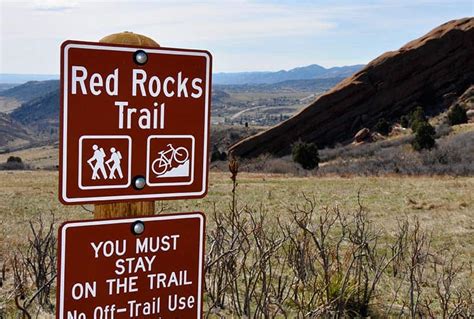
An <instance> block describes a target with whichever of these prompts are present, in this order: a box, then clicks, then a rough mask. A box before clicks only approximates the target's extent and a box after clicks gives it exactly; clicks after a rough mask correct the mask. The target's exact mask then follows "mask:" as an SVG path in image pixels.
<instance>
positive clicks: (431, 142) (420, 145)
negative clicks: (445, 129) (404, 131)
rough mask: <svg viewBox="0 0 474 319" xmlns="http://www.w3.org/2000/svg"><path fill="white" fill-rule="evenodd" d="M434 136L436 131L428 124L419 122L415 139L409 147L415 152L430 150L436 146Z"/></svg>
mask: <svg viewBox="0 0 474 319" xmlns="http://www.w3.org/2000/svg"><path fill="white" fill-rule="evenodd" d="M435 134H436V131H435V129H434V127H433V126H431V125H430V124H429V123H428V122H426V121H424V122H419V123H418V125H417V127H416V131H415V138H414V140H413V142H412V143H411V145H412V146H413V148H414V149H415V150H416V151H421V150H422V149H432V148H433V147H434V146H435V144H436V141H435Z"/></svg>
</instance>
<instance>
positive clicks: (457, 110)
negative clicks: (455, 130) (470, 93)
mask: <svg viewBox="0 0 474 319" xmlns="http://www.w3.org/2000/svg"><path fill="white" fill-rule="evenodd" d="M448 121H449V124H450V125H457V124H463V123H467V114H466V110H465V109H464V108H463V107H462V106H461V105H459V104H456V105H454V106H453V107H452V108H451V110H449V112H448Z"/></svg>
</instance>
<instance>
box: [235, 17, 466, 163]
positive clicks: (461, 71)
mask: <svg viewBox="0 0 474 319" xmlns="http://www.w3.org/2000/svg"><path fill="white" fill-rule="evenodd" d="M473 56H474V18H465V19H460V20H454V21H450V22H448V23H445V24H443V25H441V26H439V27H437V28H435V29H434V30H432V31H431V32H429V33H428V34H426V35H425V36H423V37H421V38H419V39H416V40H414V41H411V42H409V43H407V44H406V45H405V46H403V47H402V48H400V49H399V50H397V51H392V52H387V53H385V54H383V55H381V56H379V57H378V58H376V59H375V60H373V61H372V62H370V63H369V64H368V65H367V66H366V67H365V68H363V69H362V70H361V71H359V72H358V73H356V74H354V75H353V76H351V77H349V78H347V79H345V80H344V81H342V82H341V83H339V84H338V85H337V86H335V87H334V88H333V89H332V90H330V91H329V92H328V93H326V94H324V95H322V96H320V97H319V98H318V99H317V100H316V101H315V102H313V103H312V104H311V105H309V106H308V107H306V108H305V109H303V110H302V111H301V112H300V113H298V114H297V115H295V116H294V117H292V118H290V119H289V120H287V121H285V122H283V123H281V124H279V125H277V126H275V127H273V128H271V129H269V130H267V131H265V132H262V133H260V134H258V135H255V136H252V137H249V138H247V139H245V140H243V141H240V142H239V143H237V144H235V145H234V146H232V147H231V149H230V150H231V151H232V152H233V153H234V154H235V155H237V156H241V157H254V156H258V155H260V154H263V153H271V154H276V155H284V154H288V153H289V152H290V149H291V144H292V143H293V142H295V141H297V140H299V139H301V140H303V141H308V142H314V143H317V144H318V146H319V147H323V146H328V145H333V144H335V143H338V142H345V141H348V140H350V139H351V138H352V137H353V136H354V134H355V132H357V131H358V130H359V129H360V128H362V127H372V126H373V125H375V123H376V122H377V121H378V120H379V119H380V118H386V119H388V120H391V121H395V120H397V119H398V118H399V117H400V116H401V115H403V114H406V113H407V112H409V111H410V110H412V109H413V108H414V107H415V106H417V105H420V106H422V107H423V108H424V109H425V111H426V112H427V113H428V114H430V115H435V114H438V113H439V112H441V111H443V110H445V109H446V108H447V107H448V106H449V105H450V104H451V103H452V102H453V101H454V100H455V99H456V98H457V97H459V96H460V95H461V94H463V93H464V92H465V91H466V89H467V88H468V87H469V86H470V85H471V84H472V83H474V59H473V58H472V57H473Z"/></svg>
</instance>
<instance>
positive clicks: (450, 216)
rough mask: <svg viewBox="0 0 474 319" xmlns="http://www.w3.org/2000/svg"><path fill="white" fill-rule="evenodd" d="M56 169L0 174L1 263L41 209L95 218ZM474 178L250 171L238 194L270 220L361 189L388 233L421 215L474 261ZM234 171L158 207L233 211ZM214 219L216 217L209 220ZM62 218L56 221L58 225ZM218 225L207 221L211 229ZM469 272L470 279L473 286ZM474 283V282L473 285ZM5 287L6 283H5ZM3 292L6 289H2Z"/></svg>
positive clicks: (435, 242)
mask: <svg viewBox="0 0 474 319" xmlns="http://www.w3.org/2000/svg"><path fill="white" fill-rule="evenodd" d="M57 183H58V174H57V172H47V171H15V172H9V171H2V172H0V214H1V224H0V225H1V226H0V238H2V240H1V241H0V265H1V264H3V263H4V262H5V260H6V259H7V258H8V256H9V255H10V254H11V253H12V252H13V251H14V250H15V249H17V248H19V247H22V246H23V245H25V243H26V238H27V236H28V231H29V230H28V222H29V221H30V220H32V219H34V218H35V217H36V216H38V215H39V214H43V216H45V218H50V213H53V214H54V215H55V216H56V218H57V219H58V221H59V223H60V222H63V221H66V220H78V219H87V218H92V214H91V213H90V212H89V211H87V210H90V209H92V206H91V205H88V206H86V207H81V206H77V205H76V206H63V205H61V204H60V203H59V201H58V200H57ZM473 189H474V178H473V177H457V178H455V177H398V176H392V177H390V176H386V177H352V178H341V177H323V178H320V177H288V176H286V175H278V174H273V175H269V174H246V173H242V174H240V175H239V179H238V193H237V198H238V201H239V203H240V204H241V205H248V206H249V207H254V208H255V207H260V205H262V206H261V207H263V208H264V209H265V211H267V212H268V216H269V219H268V221H269V223H271V222H272V220H273V221H275V223H276V217H277V216H278V217H279V218H281V219H282V220H285V219H290V217H291V216H290V214H289V211H290V208H292V207H295V206H296V205H298V204H301V203H302V202H303V201H304V196H305V195H310V196H312V195H314V196H315V198H316V200H317V202H318V205H321V206H322V207H323V206H326V205H327V206H335V205H337V206H338V207H339V208H340V210H341V211H342V212H351V211H354V209H356V207H357V197H358V193H359V192H360V194H361V202H362V205H363V206H364V209H365V210H366V211H367V212H368V217H369V218H370V219H371V220H372V221H373V223H374V225H375V226H376V227H378V228H380V229H382V228H383V229H384V230H385V231H387V232H388V233H390V234H393V233H395V232H396V230H397V222H398V220H399V219H404V218H408V219H409V220H412V219H413V218H415V217H416V218H417V219H418V220H419V221H420V223H421V226H422V227H423V228H424V229H426V230H427V231H428V232H430V233H431V235H432V247H433V249H436V250H438V251H441V250H442V249H443V248H448V249H449V251H454V250H457V251H459V255H458V256H457V258H458V261H459V262H466V263H467V264H469V263H470V262H472V260H474V222H473V221H474V197H473V196H472V190H473ZM231 190H232V183H231V179H230V175H229V173H211V175H210V186H209V195H208V196H207V197H206V198H204V199H199V200H187V201H183V200H178V201H163V202H160V203H157V210H163V211H164V213H172V212H182V211H203V212H204V213H208V214H210V213H212V211H213V208H214V206H215V207H216V210H217V211H225V210H228V209H229V205H230V203H231V202H232V197H231V196H232V192H231ZM209 220H210V219H209ZM59 223H58V224H57V225H59ZM212 226H213V225H208V227H209V229H211V228H212ZM469 276H472V275H468V277H467V278H466V279H467V282H468V284H470V285H471V286H472V279H473V278H470V277H469ZM469 282H470V283H469ZM4 289H5V288H4ZM0 295H3V292H2V293H1V294H0Z"/></svg>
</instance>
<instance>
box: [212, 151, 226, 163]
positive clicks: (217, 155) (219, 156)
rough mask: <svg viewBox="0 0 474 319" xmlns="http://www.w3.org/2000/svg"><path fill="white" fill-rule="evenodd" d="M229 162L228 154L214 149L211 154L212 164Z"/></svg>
mask: <svg viewBox="0 0 474 319" xmlns="http://www.w3.org/2000/svg"><path fill="white" fill-rule="evenodd" d="M225 160H227V153H226V152H221V151H219V150H218V149H214V150H213V151H212V153H211V162H215V161H225Z"/></svg>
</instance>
